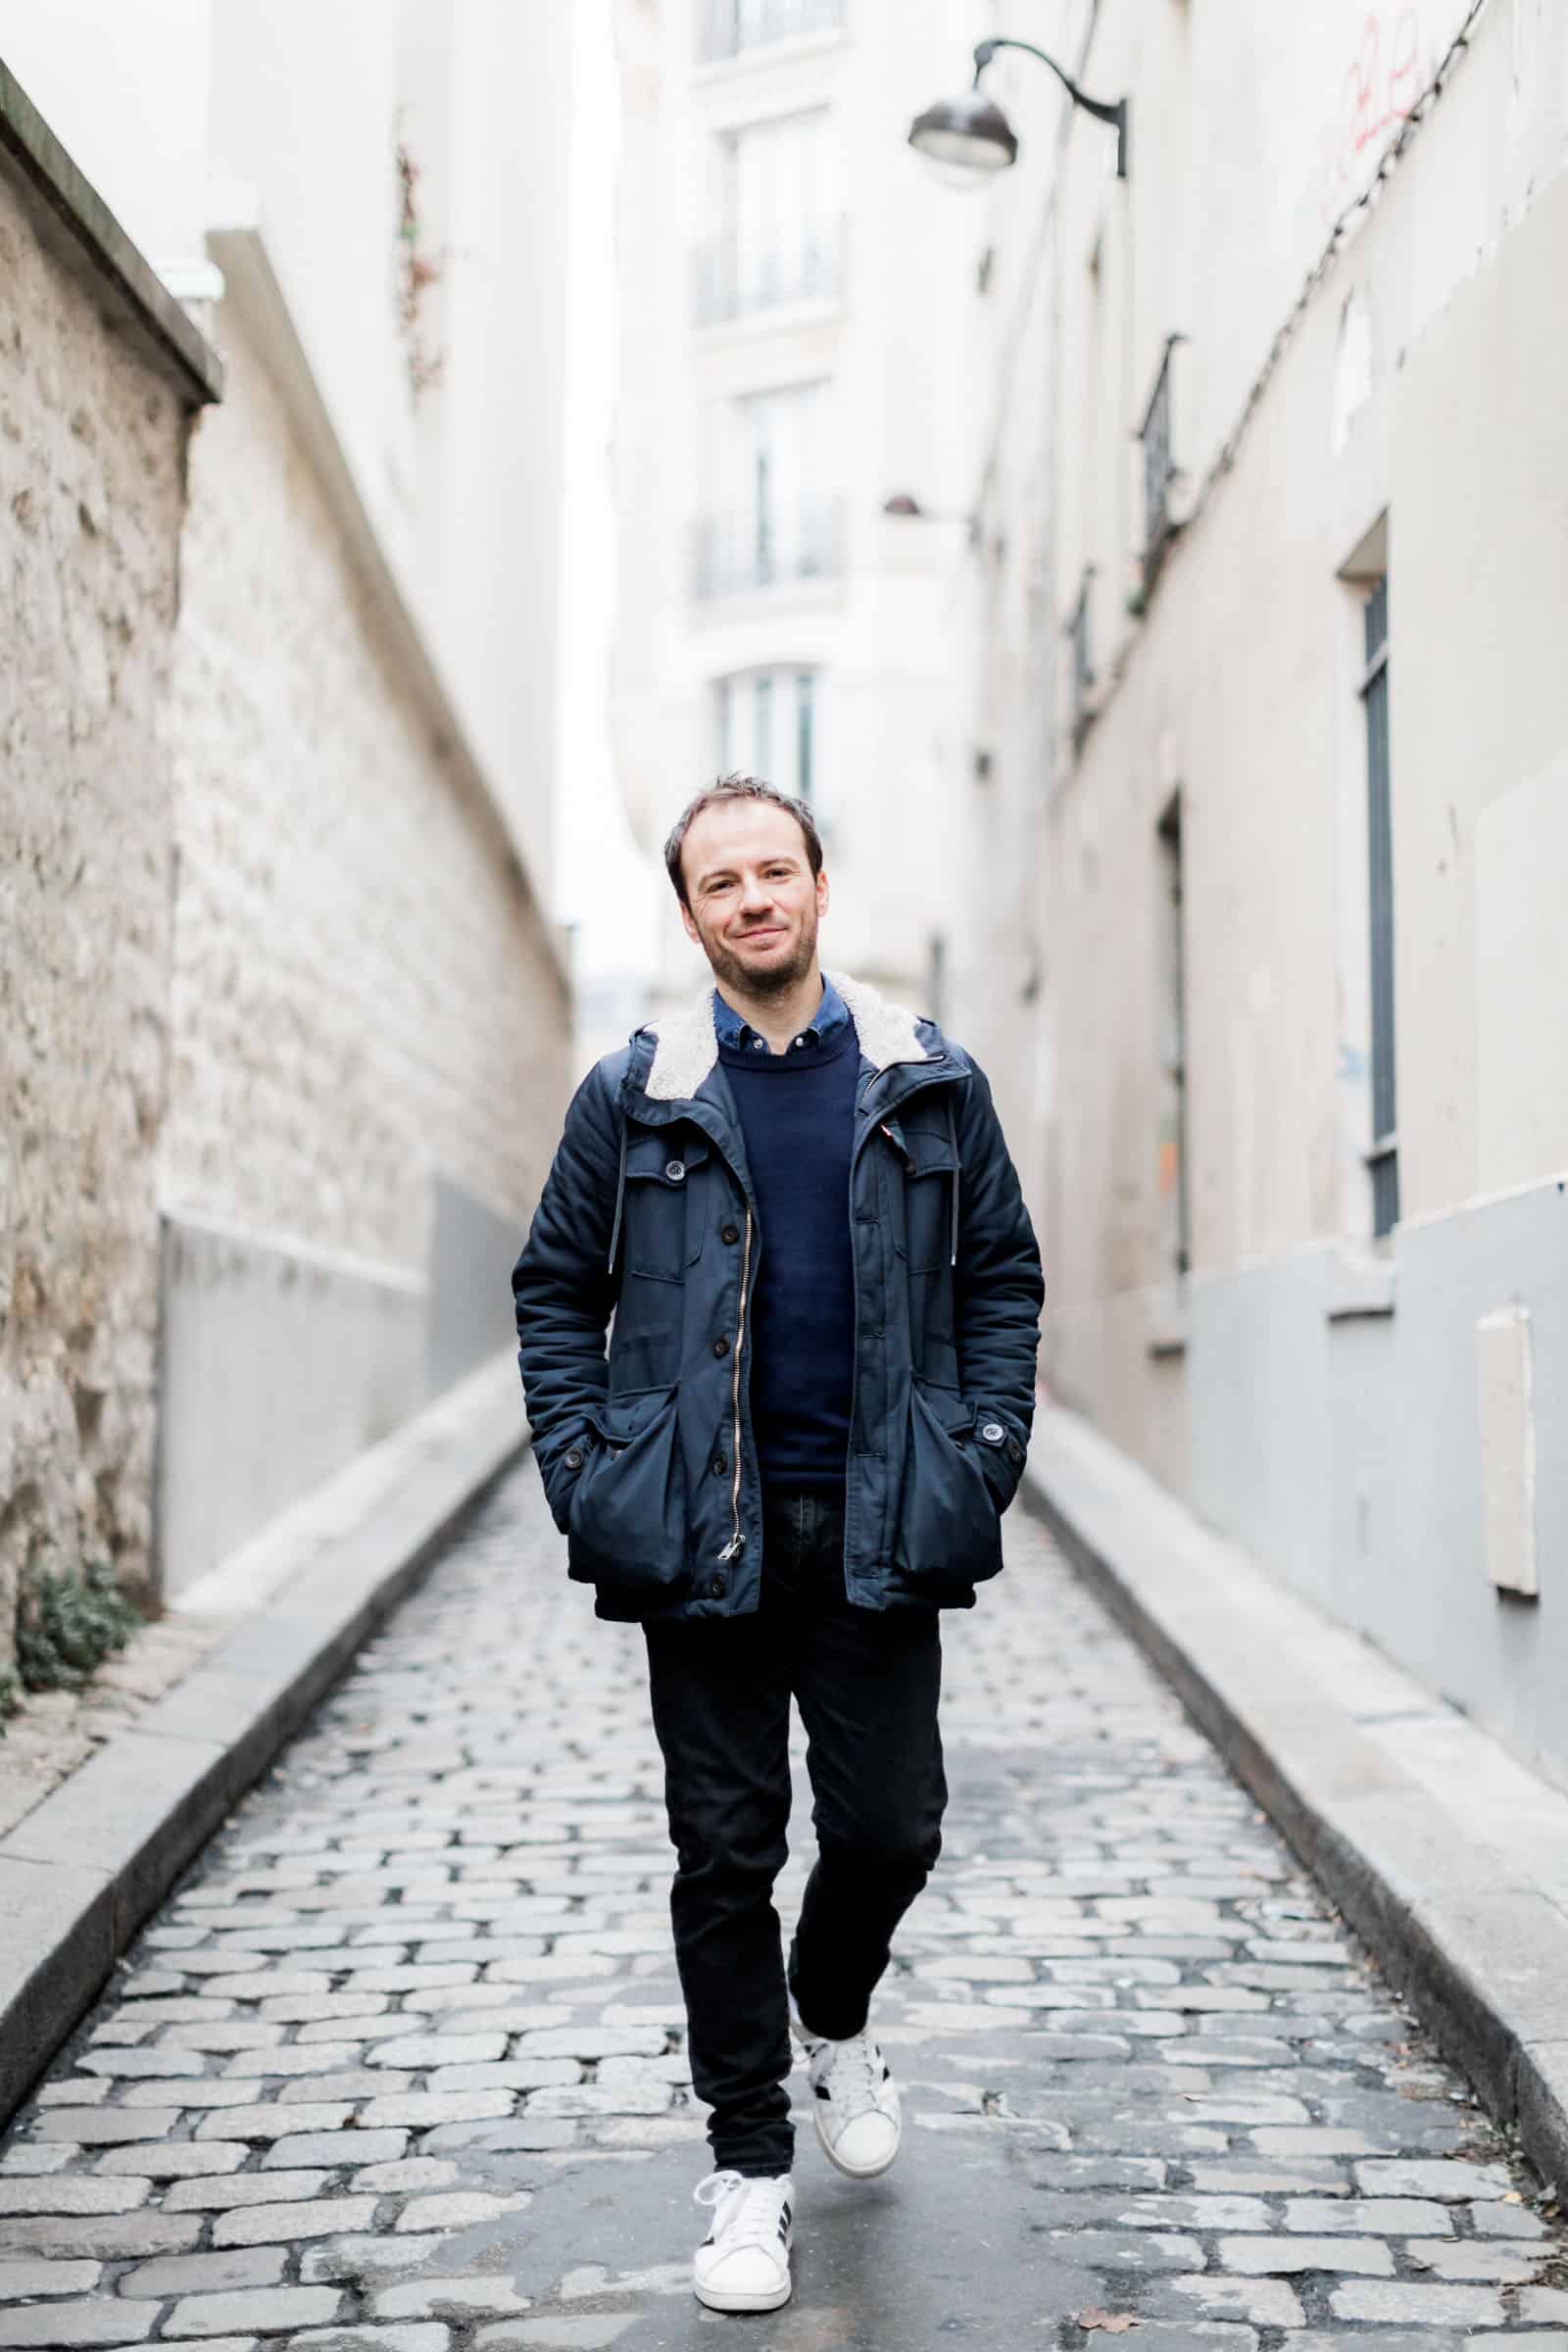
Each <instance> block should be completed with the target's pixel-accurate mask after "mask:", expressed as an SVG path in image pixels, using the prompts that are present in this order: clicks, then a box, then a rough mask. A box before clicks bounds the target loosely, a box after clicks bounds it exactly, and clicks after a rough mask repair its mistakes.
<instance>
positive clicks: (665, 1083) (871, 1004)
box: [639, 972, 944, 1103]
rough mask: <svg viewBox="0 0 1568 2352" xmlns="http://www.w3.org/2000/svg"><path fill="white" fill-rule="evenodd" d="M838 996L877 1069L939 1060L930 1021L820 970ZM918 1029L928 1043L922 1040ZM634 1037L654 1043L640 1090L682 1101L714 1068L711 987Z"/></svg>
mask: <svg viewBox="0 0 1568 2352" xmlns="http://www.w3.org/2000/svg"><path fill="white" fill-rule="evenodd" d="M823 977H824V979H827V980H830V981H831V982H832V984H833V986H834V987H835V988H836V989H837V990H838V992H839V995H840V996H841V997H842V998H843V1000H844V1004H845V1007H846V1009H847V1010H848V1012H849V1015H850V1018H851V1019H852V1020H853V1021H854V1023H855V1029H856V1035H857V1036H858V1039H859V1041H860V1052H861V1053H862V1054H864V1055H865V1057H866V1059H867V1060H868V1061H869V1062H871V1063H873V1064H874V1066H875V1067H876V1068H877V1069H879V1070H883V1069H886V1068H887V1067H888V1066H889V1064H890V1063H893V1062H897V1061H932V1060H938V1059H940V1058H942V1055H943V1053H944V1042H943V1039H942V1037H941V1034H940V1032H939V1031H938V1030H937V1028H936V1025H935V1023H934V1022H931V1021H920V1020H917V1019H916V1016H915V1015H914V1014H913V1013H912V1012H907V1011H906V1010H905V1008H904V1006H903V1005H894V1004H892V1003H891V1002H890V1001H889V1000H888V999H887V998H886V997H884V996H883V995H882V994H881V992H880V991H879V990H877V989H874V988H872V987H871V985H870V983H869V982H868V981H864V980H850V979H847V978H846V977H845V975H844V974H843V973H842V972H824V974H823ZM922 1028H923V1029H924V1030H925V1031H926V1033H927V1036H928V1037H929V1038H930V1039H932V1040H933V1041H934V1042H932V1043H931V1044H929V1045H928V1044H925V1043H923V1042H922V1040H921V1037H920V1030H921V1029H922ZM639 1035H640V1036H641V1037H644V1038H652V1039H653V1041H654V1053H653V1060H652V1062H651V1063H650V1065H649V1069H648V1075H647V1077H646V1078H645V1079H644V1081H643V1092H644V1093H645V1094H646V1095H648V1096H649V1097H650V1099H651V1100H652V1101H654V1102H656V1103H682V1102H686V1101H688V1100H689V1099H690V1098H691V1097H692V1096H693V1095H695V1094H696V1092H697V1090H698V1088H699V1087H700V1086H701V1085H702V1083H703V1081H704V1080H705V1078H707V1076H708V1075H709V1073H710V1071H711V1070H712V1069H713V1068H715V1067H716V1065H717V1062H718V1039H717V1036H716V1034H715V1032H714V1029H713V990H712V984H711V982H710V984H709V985H708V986H707V987H706V988H705V989H704V990H703V991H702V993H701V995H699V996H697V997H695V998H693V1000H692V1002H691V1003H690V1004H689V1005H685V1006H684V1007H683V1008H682V1009H681V1010H680V1011H679V1012H674V1013H666V1014H664V1015H662V1017H661V1018H660V1019H659V1020H657V1021H646V1022H645V1023H644V1024H643V1027H642V1029H641V1031H640V1032H639Z"/></svg>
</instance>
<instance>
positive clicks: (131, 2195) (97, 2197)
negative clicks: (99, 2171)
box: [0, 2173, 153, 2214]
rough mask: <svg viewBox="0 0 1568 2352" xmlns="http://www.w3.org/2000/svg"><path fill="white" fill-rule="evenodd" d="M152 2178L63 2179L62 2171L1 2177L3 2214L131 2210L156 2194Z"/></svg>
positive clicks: (1, 2206)
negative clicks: (17, 2178) (18, 2176)
mask: <svg viewBox="0 0 1568 2352" xmlns="http://www.w3.org/2000/svg"><path fill="white" fill-rule="evenodd" d="M152 2185H153V2184H152V2182H151V2180H92V2179H84V2178H79V2177H78V2178H77V2179H74V2180H61V2178H60V2177H59V2175H58V2174H54V2173H50V2174H45V2175H43V2176H42V2177H41V2178H36V2179H27V2178H23V2179H21V2180H12V2179H10V2178H9V2177H8V2178H7V2179H5V2180H0V2214H8V2213H130V2212H132V2211H134V2209H135V2208H136V2207H137V2206H138V2205H145V2203H146V2202H147V2199H148V2198H149V2197H150V2196H151V2194H152Z"/></svg>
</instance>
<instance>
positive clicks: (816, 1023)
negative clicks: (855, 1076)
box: [713, 980, 850, 1054]
mask: <svg viewBox="0 0 1568 2352" xmlns="http://www.w3.org/2000/svg"><path fill="white" fill-rule="evenodd" d="M849 1017H850V1010H849V1006H848V1005H846V1004H845V1002H844V999H843V998H842V997H841V996H840V995H839V992H838V990H837V989H836V988H835V987H834V985H833V983H832V981H831V980H824V981H823V982H822V1001H821V1003H820V1004H819V1005H818V1006H817V1008H816V1010H815V1012H814V1013H813V1014H812V1015H811V1018H810V1020H809V1022H808V1023H807V1025H806V1027H805V1028H804V1029H803V1030H801V1031H800V1033H799V1035H798V1036H796V1037H793V1038H792V1039H791V1040H790V1043H789V1046H788V1047H787V1049H786V1051H787V1052H789V1053H791V1054H793V1053H795V1052H797V1051H798V1050H799V1049H800V1048H801V1047H804V1046H823V1045H826V1044H827V1042H828V1040H829V1039H830V1038H832V1037H836V1036H837V1035H838V1032H839V1031H840V1030H841V1029H842V1028H843V1026H844V1024H845V1022H846V1021H847V1020H848V1019H849ZM713 1030H714V1034H715V1036H716V1037H717V1039H718V1042H719V1044H720V1045H721V1046H730V1047H740V1048H742V1049H751V1050H752V1051H757V1050H758V1049H760V1051H761V1052H762V1053H764V1054H766V1053H768V1052H769V1051H770V1049H769V1046H768V1043H767V1040H766V1038H765V1037H762V1036H760V1034H759V1033H758V1031H757V1030H755V1029H754V1028H753V1027H752V1025H751V1023H750V1021H743V1020H742V1019H741V1016H740V1014H739V1013H738V1012H737V1011H736V1010H735V1007H734V1005H730V1004H727V1003H726V1002H725V1000H724V998H723V997H721V996H720V995H719V993H718V990H717V989H716V988H715V989H714V991H713Z"/></svg>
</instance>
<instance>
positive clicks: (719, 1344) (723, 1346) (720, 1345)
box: [713, 1340, 729, 1355]
mask: <svg viewBox="0 0 1568 2352" xmlns="http://www.w3.org/2000/svg"><path fill="white" fill-rule="evenodd" d="M713 1353H714V1354H715V1355H728V1353H729V1342H728V1340H715V1341H714V1342H713Z"/></svg>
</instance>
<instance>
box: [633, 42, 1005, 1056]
mask: <svg viewBox="0 0 1568 2352" xmlns="http://www.w3.org/2000/svg"><path fill="white" fill-rule="evenodd" d="M952 14H953V11H952V9H951V7H950V6H949V5H948V4H947V0H905V4H904V5H901V6H900V7H898V8H894V7H893V6H892V5H890V0H617V5H616V11H615V25H616V40H617V51H618V57H619V66H620V85H621V162H620V176H619V195H618V203H617V278H618V292H619V322H620V324H619V332H620V373H619V391H618V398H617V404H616V415H615V429H614V478H615V498H616V514H617V523H618V536H617V546H618V589H617V597H616V612H615V630H614V649H615V650H614V664H613V692H612V719H613V754H614V760H615V764H616V768H617V772H618V775H619V777H620V780H621V785H622V789H623V792H624V795H625V799H626V804H627V808H628V811H629V813H630V815H631V819H632V823H633V825H634V828H635V829H636V832H637V835H638V838H639V840H640V841H641V843H642V846H643V848H644V850H645V851H646V852H648V853H650V854H657V851H658V849H659V846H660V844H661V843H662V840H663V837H664V835H665V833H666V832H667V831H668V828H669V826H670V824H671V822H672V821H673V819H674V817H675V816H676V815H677V813H678V812H679V810H680V809H681V807H682V806H683V805H684V803H685V802H686V801H687V800H688V799H689V798H690V796H691V794H692V793H693V792H694V791H696V790H697V789H698V788H699V786H700V785H702V784H704V783H707V782H711V780H712V779H713V778H714V777H715V776H716V775H718V774H721V773H724V772H727V771H729V770H731V769H744V770H747V771H749V772H751V773H754V774H757V775H760V776H762V777H764V778H765V779H766V780H767V781H769V782H771V783H774V784H776V785H778V786H780V787H781V788H782V789H784V790H785V791H788V792H793V793H799V794H801V795H802V796H803V797H804V798H806V799H807V800H809V802H810V803H811V805H812V808H813V810H814V812H815V814H816V817H817V821H818V824H819V826H820V829H821V831H822V835H823V842H824V849H825V853H826V859H827V864H828V869H829V876H830V881H831V883H832V885H833V889H834V902H833V907H832V910H831V913H830V916H829V922H828V927H827V928H826V929H825V931H824V934H823V952H824V955H825V956H826V957H827V959H828V960H829V961H830V962H832V961H837V962H838V963H840V964H842V965H844V966H845V967H847V968H849V969H851V970H857V971H859V972H863V973H864V974H865V975H866V976H867V977H869V978H873V979H875V980H877V981H879V982H880V983H882V984H883V985H885V986H887V987H889V988H891V989H892V990H894V991H895V992H896V993H898V994H899V995H900V996H902V997H904V998H905V999H906V1000H907V1002H909V1003H911V1004H912V1005H916V1006H918V1008H919V1009H921V1010H924V1011H929V1012H932V1013H935V1014H937V1015H939V1016H940V1014H941V1011H942V1009H943V1004H942V1000H943V996H944V990H945V982H946V970H947V957H948V952H949V941H950V935H951V929H952V910H951V907H949V904H948V901H949V897H950V892H949V888H948V885H947V881H946V877H945V874H944V869H943V858H942V850H941V842H942V836H943V826H944V810H943V793H944V789H945V786H944V778H945V776H946V774H947V771H948V766H949V754H950V751H951V745H950V743H949V740H948V731H949V728H950V725H951V709H952V692H953V675H954V673H953V669H952V665H951V663H950V662H949V661H948V660H947V659H946V646H947V631H948V626H949V623H950V620H951V608H952V591H951V587H950V585H949V582H948V578H947V571H948V566H947V561H946V550H947V546H948V544H950V543H951V541H952V538H953V536H954V526H953V525H952V523H951V522H948V521H945V520H942V519H939V517H941V516H944V515H947V514H948V513H949V512H950V511H952V510H953V509H954V508H955V507H956V504H957V501H958V495H959V483H958V479H957V477H956V475H955V473H954V471H953V466H952V453H953V452H954V451H955V450H957V449H960V448H961V446H962V436H961V434H960V432H959V425H960V414H959V398H960V391H961V382H962V369H961V367H960V366H959V365H958V363H957V358H956V343H955V339H954V335H953V332H952V328H953V326H954V324H955V323H956V319H957V317H958V316H959V314H960V312H961V308H962V298H963V288H962V282H961V279H962V269H961V260H960V255H961V249H962V245H963V239H964V232H963V226H962V223H961V221H957V220H956V219H955V217H954V215H953V213H952V211H951V209H950V208H949V207H948V206H947V205H946V204H945V203H944V202H943V201H942V196H941V192H940V191H939V190H937V189H935V188H933V187H931V186H930V185H929V184H928V183H927V182H926V181H925V180H924V179H923V177H922V175H921V173H920V171H919V168H918V166H917V164H916V163H915V160H914V159H913V158H912V157H911V156H910V155H908V153H907V151H905V150H903V149H902V148H901V145H900V141H901V139H902V134H903V130H904V128H905V126H906V125H907V120H908V117H909V115H910V114H911V113H912V112H913V110H914V107H915V106H916V105H917V104H918V103H919V99H920V94H921V91H922V88H923V85H924V83H925V81H926V80H927V79H928V77H929V76H930V74H931V73H933V72H934V71H935V70H936V64H937V61H938V60H940V59H941V57H942V56H943V54H944V52H945V51H946V49H947V48H948V47H949V45H950V42H949V38H948V30H947V28H948V26H949V23H950V20H951V17H952ZM944 289H948V291H947V292H944ZM900 494H902V495H903V496H904V497H905V498H906V499H910V498H912V499H913V500H914V501H915V502H916V503H917V504H918V505H919V506H920V507H921V508H922V509H923V510H926V512H927V515H928V516H929V517H930V518H927V519H922V518H917V517H910V516H908V515H887V514H885V513H884V511H883V510H884V506H885V503H886V501H887V500H888V499H889V498H890V497H897V496H899V495H900ZM659 887H660V889H661V891H662V892H663V894H664V904H663V907H662V916H661V923H662V931H661V941H662V947H661V972H660V979H661V983H662V987H663V988H664V989H665V990H685V989H688V988H690V987H693V986H695V985H698V984H699V983H700V981H701V979H702V977H703V975H704V972H705V971H706V966H703V965H702V963H701V959H700V957H699V956H698V953H697V951H696V950H695V949H693V948H692V947H691V945H690V943H689V942H688V941H687V940H686V938H685V935H684V933H683V932H682V931H681V929H680V925H679V921H678V916H677V912H676V909H675V907H674V902H673V898H672V896H671V895H670V894H669V893H668V892H667V888H666V886H665V885H664V883H663V880H662V875H661V876H660V880H659Z"/></svg>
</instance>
